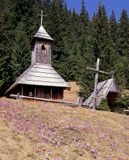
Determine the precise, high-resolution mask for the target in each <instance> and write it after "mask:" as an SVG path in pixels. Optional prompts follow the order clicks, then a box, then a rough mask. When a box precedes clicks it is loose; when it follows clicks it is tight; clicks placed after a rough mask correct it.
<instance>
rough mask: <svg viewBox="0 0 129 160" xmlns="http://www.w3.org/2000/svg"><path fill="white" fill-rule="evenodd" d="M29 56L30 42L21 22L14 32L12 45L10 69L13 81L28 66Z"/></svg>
mask: <svg viewBox="0 0 129 160" xmlns="http://www.w3.org/2000/svg"><path fill="white" fill-rule="evenodd" d="M30 56H31V53H30V41H29V39H28V37H27V35H26V32H25V28H24V24H23V23H22V22H21V23H19V25H18V27H17V28H16V30H15V38H14V44H13V45H12V60H11V67H12V70H13V80H14V81H15V80H16V78H17V77H18V76H19V75H21V74H22V73H23V72H24V71H25V69H26V68H27V67H28V66H29V65H30Z"/></svg>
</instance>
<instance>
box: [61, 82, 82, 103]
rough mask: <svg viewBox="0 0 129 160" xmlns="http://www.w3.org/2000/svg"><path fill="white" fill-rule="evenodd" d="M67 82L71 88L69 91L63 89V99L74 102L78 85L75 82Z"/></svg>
mask: <svg viewBox="0 0 129 160" xmlns="http://www.w3.org/2000/svg"><path fill="white" fill-rule="evenodd" d="M69 84H70V86H71V89H70V91H68V90H65V92H64V100H65V101H71V102H76V101H77V97H78V91H79V86H78V85H77V84H76V82H69Z"/></svg>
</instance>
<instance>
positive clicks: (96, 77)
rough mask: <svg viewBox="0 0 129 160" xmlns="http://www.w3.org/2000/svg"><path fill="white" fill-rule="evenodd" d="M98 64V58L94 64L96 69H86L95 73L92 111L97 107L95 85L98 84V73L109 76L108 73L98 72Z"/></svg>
mask: <svg viewBox="0 0 129 160" xmlns="http://www.w3.org/2000/svg"><path fill="white" fill-rule="evenodd" d="M99 64H100V59H99V58H98V59H97V63H96V69H94V68H90V67H87V69H88V70H92V71H94V72H95V73H96V74H95V83H94V106H93V109H94V110H95V109H96V107H97V84H98V78H99V73H103V74H107V75H109V74H111V73H109V72H105V71H100V70H99Z"/></svg>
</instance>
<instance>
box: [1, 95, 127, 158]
mask: <svg viewBox="0 0 129 160" xmlns="http://www.w3.org/2000/svg"><path fill="white" fill-rule="evenodd" d="M93 159H97V160H128V159H129V117H128V116H125V115H119V114H115V113H110V112H99V111H92V110H88V109H84V108H77V107H75V108H74V107H73V108H71V107H67V106H63V105H61V104H50V103H44V102H27V101H22V100H10V99H5V98H2V99H0V160H93Z"/></svg>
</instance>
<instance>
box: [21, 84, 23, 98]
mask: <svg viewBox="0 0 129 160" xmlns="http://www.w3.org/2000/svg"><path fill="white" fill-rule="evenodd" d="M21 95H22V96H23V84H22V85H21Z"/></svg>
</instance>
